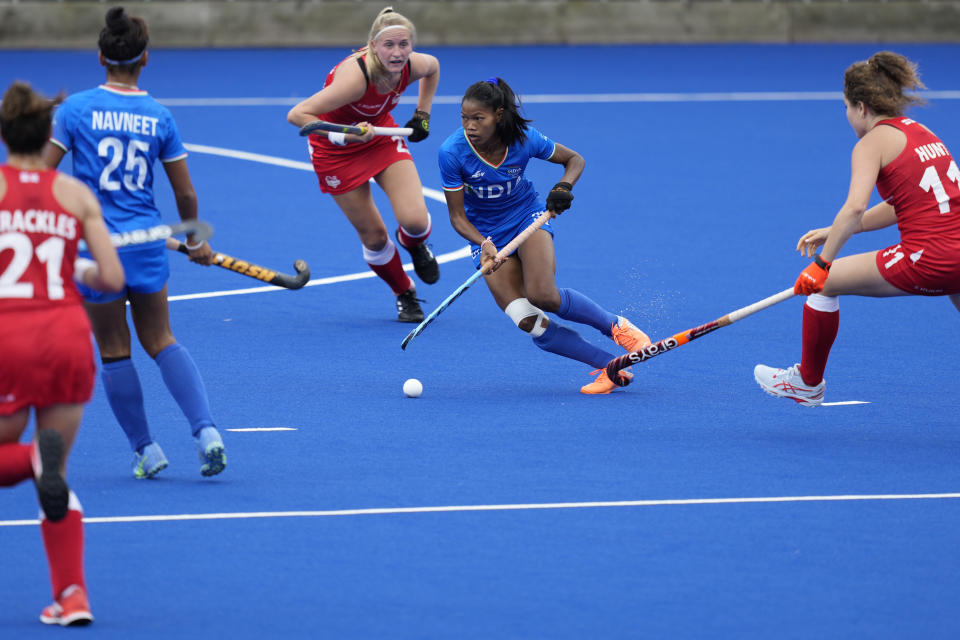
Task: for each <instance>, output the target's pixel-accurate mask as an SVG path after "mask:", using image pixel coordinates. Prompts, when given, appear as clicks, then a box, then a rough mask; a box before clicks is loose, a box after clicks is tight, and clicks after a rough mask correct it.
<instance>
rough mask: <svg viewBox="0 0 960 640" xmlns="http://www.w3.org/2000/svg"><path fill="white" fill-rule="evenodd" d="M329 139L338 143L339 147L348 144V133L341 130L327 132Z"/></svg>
mask: <svg viewBox="0 0 960 640" xmlns="http://www.w3.org/2000/svg"><path fill="white" fill-rule="evenodd" d="M327 140H329V141H330V142H332V143H333V144H335V145H337V146H338V147H345V146H347V134H345V133H341V132H340V131H331V132H329V133H328V134H327Z"/></svg>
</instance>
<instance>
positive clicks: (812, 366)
mask: <svg viewBox="0 0 960 640" xmlns="http://www.w3.org/2000/svg"><path fill="white" fill-rule="evenodd" d="M839 329H840V312H839V311H817V310H816V309H812V308H810V305H807V304H805V305H803V350H802V354H801V356H800V377H802V378H803V381H804V382H805V383H807V384H809V385H817V384H820V381H821V380H823V372H824V371H825V370H826V368H827V358H828V357H829V356H830V348H831V347H832V346H833V340H834V339H835V338H836V337H837V331H838V330H839Z"/></svg>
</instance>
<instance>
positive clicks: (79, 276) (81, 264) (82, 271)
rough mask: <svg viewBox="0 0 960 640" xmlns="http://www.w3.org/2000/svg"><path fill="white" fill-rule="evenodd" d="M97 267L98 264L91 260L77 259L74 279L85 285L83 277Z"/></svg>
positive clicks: (74, 267) (74, 266) (74, 265)
mask: <svg viewBox="0 0 960 640" xmlns="http://www.w3.org/2000/svg"><path fill="white" fill-rule="evenodd" d="M96 266H97V263H96V262H94V261H93V260H91V259H90V258H77V259H76V260H74V261H73V279H74V280H75V281H77V282H79V283H80V284H83V277H84V276H85V275H87V271H90V269H93V268H95V267H96Z"/></svg>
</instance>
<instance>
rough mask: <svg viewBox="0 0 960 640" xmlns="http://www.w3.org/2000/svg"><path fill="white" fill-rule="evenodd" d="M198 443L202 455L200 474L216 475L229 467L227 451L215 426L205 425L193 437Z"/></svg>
mask: <svg viewBox="0 0 960 640" xmlns="http://www.w3.org/2000/svg"><path fill="white" fill-rule="evenodd" d="M193 441H194V442H196V443H197V454H198V455H199V456H200V462H202V463H203V464H201V465H200V475H202V476H215V475H217V474H218V473H220V472H221V471H223V470H224V469H226V468H227V453H226V451H224V450H223V440H222V439H221V438H220V433H219V432H218V431H217V430H216V429H215V428H214V427H204V428H203V429H200V433H198V434H197V437H195V438H194V439H193Z"/></svg>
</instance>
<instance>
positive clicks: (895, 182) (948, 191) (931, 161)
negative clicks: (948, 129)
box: [877, 117, 960, 272]
mask: <svg viewBox="0 0 960 640" xmlns="http://www.w3.org/2000/svg"><path fill="white" fill-rule="evenodd" d="M877 124H882V125H888V126H891V127H894V128H896V129H899V130H900V131H902V132H903V133H904V134H905V135H906V136H907V145H906V146H905V147H904V148H903V151H902V152H901V153H900V155H898V156H897V157H896V158H894V160H893V161H892V162H891V163H890V164H888V165H887V166H885V167H883V168H882V169H880V174H879V175H878V176H877V191H878V192H879V193H880V197H882V198H883V199H884V200H886V201H887V202H888V203H889V204H891V205H893V208H894V209H895V210H896V212H897V228H899V229H900V244H901V246H902V248H903V251H904V253H906V254H907V255H909V256H911V259H912V260H913V262H914V263H915V264H917V266H918V267H919V266H922V267H924V268H926V269H928V270H931V271H934V272H936V271H940V270H941V269H944V270H946V268H947V266H948V265H949V266H950V269H949V270H950V271H953V270H955V267H956V265H957V264H958V262H960V168H958V167H957V163H956V161H955V160H954V159H953V156H951V155H950V152H949V151H948V150H947V147H946V145H944V144H943V142H941V141H940V139H939V138H937V136H935V135H933V133H931V132H930V131H929V130H928V129H927V128H926V127H924V126H923V125H921V124H920V123H919V122H916V121H914V120H911V119H910V118H904V117H898V118H890V119H888V120H881V121H880V122H879V123H877ZM918 253H919V255H918ZM914 256H916V258H914Z"/></svg>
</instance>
